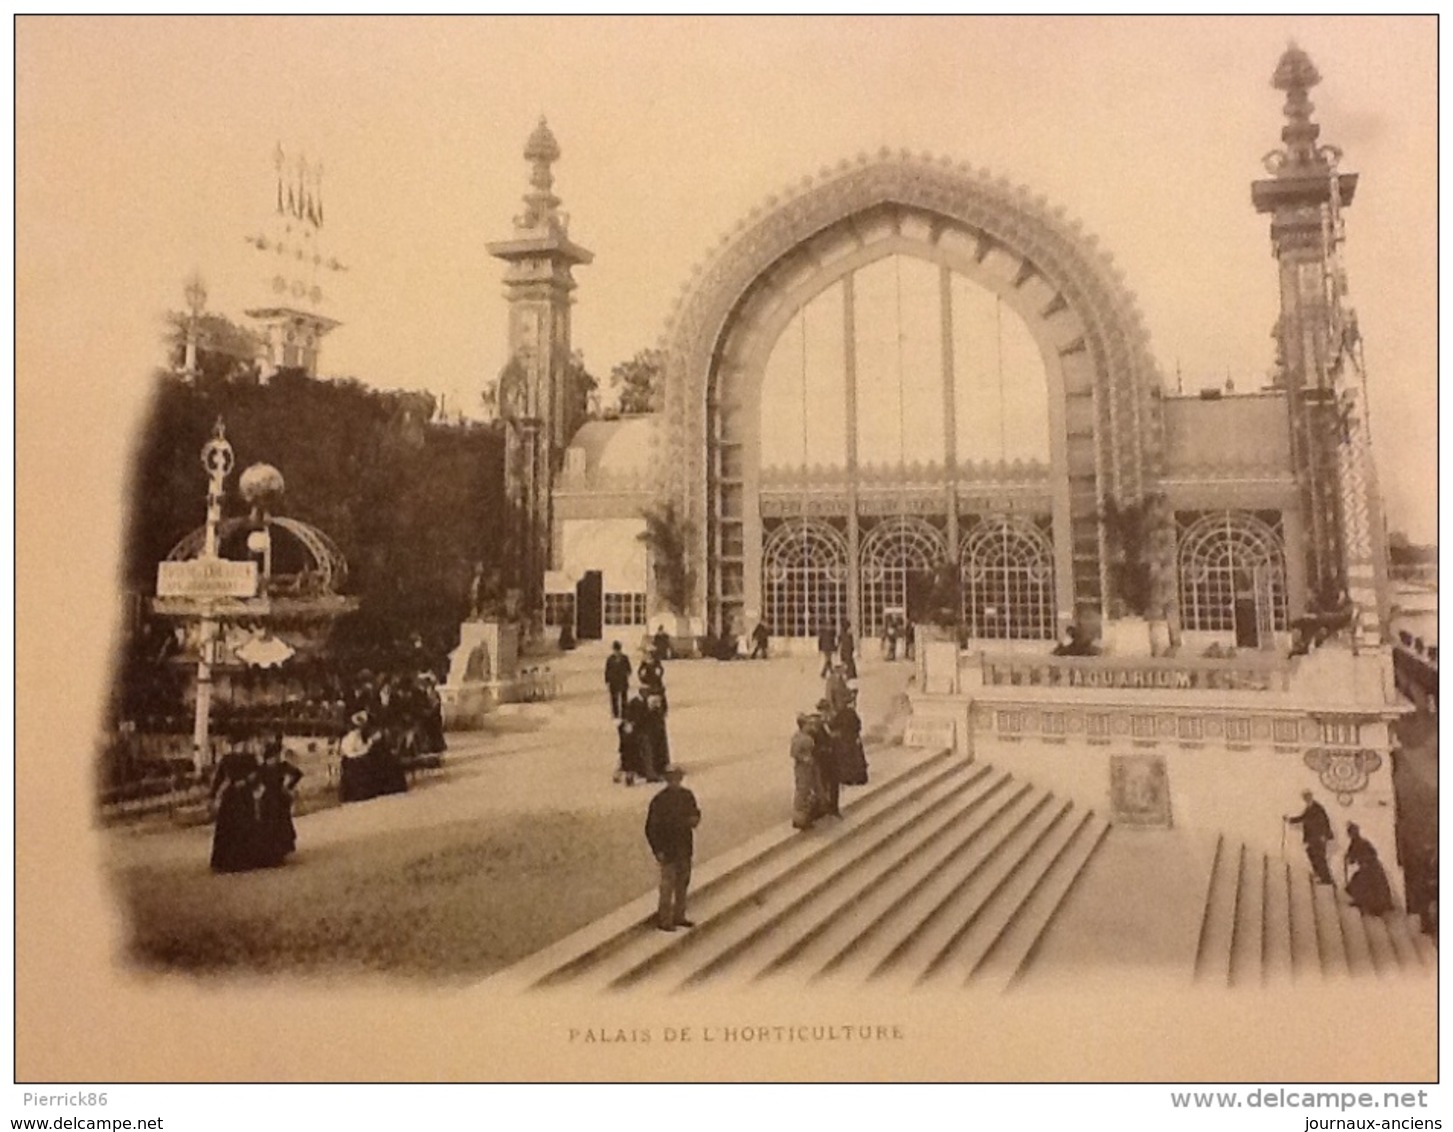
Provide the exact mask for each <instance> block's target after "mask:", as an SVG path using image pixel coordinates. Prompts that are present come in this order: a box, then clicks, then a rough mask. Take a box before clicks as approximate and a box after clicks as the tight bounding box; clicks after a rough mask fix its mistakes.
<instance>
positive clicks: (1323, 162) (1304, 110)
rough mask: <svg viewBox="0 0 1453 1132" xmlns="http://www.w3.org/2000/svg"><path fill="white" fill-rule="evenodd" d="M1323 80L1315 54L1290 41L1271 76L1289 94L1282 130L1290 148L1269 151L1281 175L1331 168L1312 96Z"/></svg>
mask: <svg viewBox="0 0 1453 1132" xmlns="http://www.w3.org/2000/svg"><path fill="white" fill-rule="evenodd" d="M1321 81H1322V76H1321V75H1319V74H1318V73H1317V68H1316V67H1315V66H1314V65H1313V64H1312V60H1311V57H1310V56H1309V55H1308V54H1307V53H1306V52H1305V51H1303V50H1302V49H1301V48H1300V47H1298V46H1297V45H1296V44H1295V43H1288V44H1287V49H1286V51H1285V52H1283V53H1282V57H1281V59H1280V61H1279V62H1278V63H1277V65H1276V70H1275V71H1274V72H1273V73H1272V76H1271V85H1272V86H1273V87H1275V88H1276V89H1277V90H1281V91H1285V92H1286V96H1287V100H1286V105H1285V106H1283V107H1282V113H1283V114H1285V115H1286V119H1287V124H1286V125H1285V126H1283V127H1282V131H1281V140H1282V141H1283V142H1284V143H1285V146H1286V148H1285V149H1284V150H1280V151H1276V150H1274V151H1273V152H1272V153H1270V154H1268V155H1267V163H1268V168H1270V167H1271V165H1272V164H1275V166H1276V167H1275V168H1274V169H1272V172H1274V173H1275V174H1276V176H1278V177H1297V176H1306V175H1307V174H1308V173H1310V172H1313V171H1325V170H1327V169H1328V168H1329V166H1328V163H1327V159H1326V155H1325V154H1324V153H1322V152H1321V151H1319V150H1318V148H1317V136H1318V135H1319V134H1320V133H1321V132H1322V127H1321V126H1319V125H1317V123H1315V122H1313V121H1312V111H1313V110H1315V109H1316V107H1315V106H1314V105H1313V104H1312V100H1311V99H1310V98H1309V97H1308V91H1310V90H1311V89H1312V87H1314V86H1316V85H1317V84H1318V83H1319V82H1321Z"/></svg>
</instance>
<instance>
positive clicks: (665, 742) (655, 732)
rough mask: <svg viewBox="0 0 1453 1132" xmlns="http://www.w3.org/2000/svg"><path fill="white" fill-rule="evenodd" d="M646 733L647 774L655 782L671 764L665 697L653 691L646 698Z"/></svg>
mask: <svg viewBox="0 0 1453 1132" xmlns="http://www.w3.org/2000/svg"><path fill="white" fill-rule="evenodd" d="M646 733H647V735H649V736H650V763H649V766H648V768H647V773H648V777H649V778H650V780H651V781H652V782H656V781H658V780H659V779H660V778H662V777H663V776H664V775H665V773H666V767H667V766H669V765H670V763H671V742H670V740H669V739H667V737H666V697H665V695H664V694H662V693H658V692H654V691H653V692H651V693H649V694H648V695H647V696H646Z"/></svg>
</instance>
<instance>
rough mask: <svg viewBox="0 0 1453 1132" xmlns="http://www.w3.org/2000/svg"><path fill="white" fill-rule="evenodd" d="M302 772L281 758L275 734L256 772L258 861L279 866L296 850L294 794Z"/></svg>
mask: <svg viewBox="0 0 1453 1132" xmlns="http://www.w3.org/2000/svg"><path fill="white" fill-rule="evenodd" d="M302 777H303V772H302V771H301V770H299V769H298V768H297V767H296V766H294V765H293V764H292V763H291V762H289V761H288V760H287V759H286V758H284V757H283V742H282V736H281V735H276V736H274V737H273V738H272V739H270V740H269V741H268V744H267V746H266V747H265V748H263V752H262V765H261V766H260V767H258V769H257V787H258V789H257V862H258V864H260V865H263V866H269V867H270V866H274V865H281V864H282V863H283V861H285V860H286V859H287V857H288V855H289V854H291V853H292V852H293V850H295V849H296V848H297V847H298V831H297V827H296V826H294V825H293V791H294V789H296V788H297V785H298V782H299V781H300V780H301V779H302Z"/></svg>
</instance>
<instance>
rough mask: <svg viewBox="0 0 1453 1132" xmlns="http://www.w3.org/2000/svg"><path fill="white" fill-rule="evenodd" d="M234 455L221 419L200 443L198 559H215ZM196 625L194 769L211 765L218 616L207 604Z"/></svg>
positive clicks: (206, 560) (219, 418)
mask: <svg viewBox="0 0 1453 1132" xmlns="http://www.w3.org/2000/svg"><path fill="white" fill-rule="evenodd" d="M233 463H234V456H233V453H232V445H231V444H229V443H227V431H226V429H225V428H224V427H223V425H222V418H221V417H218V418H217V425H216V427H215V428H214V429H213V431H212V438H211V439H210V440H208V441H207V443H206V444H204V445H203V446H202V468H203V469H204V470H205V471H206V473H207V526H206V528H205V534H204V536H203V541H202V553H201V556H200V557H201V559H202V560H203V561H204V562H215V561H217V557H218V555H217V528H218V526H219V525H220V524H221V522H222V494H223V491H224V489H225V484H226V481H227V476H228V474H229V473H230V472H231V471H232V465H233ZM204 608H207V612H206V613H205V614H204V616H203V617H202V620H201V622H200V624H199V626H198V632H197V638H198V644H197V710H196V715H195V717H194V719H193V722H192V758H193V761H194V763H195V764H196V768H197V770H199V771H200V770H202V769H203V768H204V767H207V766H209V765H210V764H211V762H212V760H211V758H210V754H211V745H212V735H211V728H212V666H213V664H215V663H216V661H217V618H216V617H214V616H213V615H212V613H211V610H210V607H204Z"/></svg>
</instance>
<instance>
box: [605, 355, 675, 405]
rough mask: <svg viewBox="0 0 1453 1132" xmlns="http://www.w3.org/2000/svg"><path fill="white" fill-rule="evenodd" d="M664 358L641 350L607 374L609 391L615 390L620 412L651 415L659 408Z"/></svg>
mask: <svg viewBox="0 0 1453 1132" xmlns="http://www.w3.org/2000/svg"><path fill="white" fill-rule="evenodd" d="M664 369H665V357H664V355H663V354H662V353H661V351H660V350H655V349H651V350H642V351H641V352H640V353H638V354H637V355H636V356H635V357H634V358H632V359H631V360H630V361H628V362H621V363H620V364H619V365H618V366H616V367H615V368H614V369H612V370H611V371H610V387H611V388H612V389H614V390H616V397H617V406H618V408H619V410H620V412H622V413H625V414H630V413H652V412H656V411H657V410H659V409H660V408H661V394H662V389H663V386H662V373H663V372H664Z"/></svg>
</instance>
